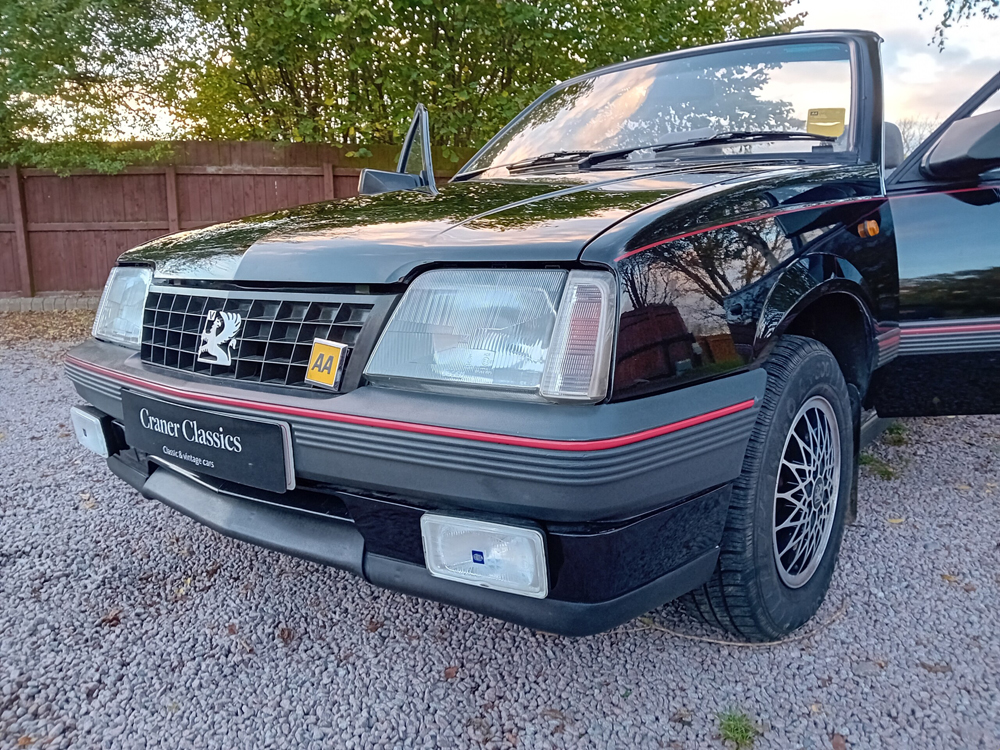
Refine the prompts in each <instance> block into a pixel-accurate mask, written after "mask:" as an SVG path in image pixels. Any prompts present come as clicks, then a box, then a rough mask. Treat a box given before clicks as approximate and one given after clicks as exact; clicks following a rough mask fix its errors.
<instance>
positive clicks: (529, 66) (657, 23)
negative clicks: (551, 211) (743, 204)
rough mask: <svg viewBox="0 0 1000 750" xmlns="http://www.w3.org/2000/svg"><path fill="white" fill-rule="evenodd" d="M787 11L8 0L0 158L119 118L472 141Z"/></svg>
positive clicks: (259, 131) (301, 136)
mask: <svg viewBox="0 0 1000 750" xmlns="http://www.w3.org/2000/svg"><path fill="white" fill-rule="evenodd" d="M792 4H793V0H709V1H708V2H704V1H702V0H591V2H578V1H577V0H492V1H488V2H484V0H138V2H136V1H135V0H6V3H5V4H4V8H5V10H2V11H0V65H7V64H8V60H13V61H14V63H12V64H13V65H14V66H15V67H16V68H17V71H18V72H17V75H15V76H13V77H12V78H9V79H8V81H7V82H6V84H3V85H5V86H6V88H5V89H3V90H2V91H0V94H2V99H3V102H2V103H0V107H7V108H8V109H9V110H10V111H11V113H12V114H11V117H9V118H8V120H7V123H6V124H5V125H0V128H2V129H4V130H5V133H6V135H4V136H0V138H6V141H4V142H0V149H4V150H5V151H6V155H7V157H8V158H11V154H14V155H15V157H16V154H17V153H22V154H24V153H26V152H25V151H24V148H25V144H27V143H30V142H34V141H39V140H52V139H56V138H68V139H70V140H73V141H79V140H87V139H90V138H92V137H95V136H97V135H99V134H105V135H107V136H111V137H114V136H116V135H118V134H119V132H118V131H121V130H122V128H120V127H117V126H118V120H117V118H118V117H119V116H121V115H122V114H127V115H129V116H130V117H132V118H133V119H134V122H132V123H131V124H130V127H129V128H126V129H125V130H127V131H128V132H130V133H138V134H150V135H157V134H159V131H157V128H156V124H157V122H159V121H162V120H164V119H166V120H167V121H169V122H170V123H172V126H173V128H172V130H171V131H170V132H169V135H171V136H175V137H194V138H212V139H264V140H276V141H282V140H288V141H324V142H333V143H337V144H342V145H345V146H350V147H351V148H353V149H355V150H360V149H361V148H362V147H363V146H364V145H365V144H368V143H397V142H399V140H400V138H401V136H402V134H403V133H404V132H405V128H406V125H407V123H408V121H409V118H410V115H411V113H412V111H413V106H414V104H415V103H416V102H417V101H423V102H424V103H425V104H426V105H427V106H428V109H429V110H430V112H431V115H432V123H433V132H432V137H433V139H434V141H435V143H436V145H439V146H443V147H445V148H446V149H454V148H456V147H458V146H470V145H473V146H474V145H479V144H481V143H482V142H483V141H485V140H486V139H487V138H488V137H490V136H491V135H492V134H493V133H495V132H496V131H497V130H498V129H499V128H500V127H502V125H503V124H504V123H506V122H507V121H508V120H509V119H510V118H511V117H513V116H514V115H515V114H516V113H517V112H519V111H520V110H521V109H523V108H524V107H525V106H526V105H527V104H529V103H530V102H531V101H532V100H533V99H535V98H536V97H537V96H538V95H539V94H541V93H542V92H543V91H545V90H546V89H547V88H548V87H549V86H551V85H552V84H553V83H555V82H557V81H559V80H564V79H566V78H569V77H571V76H574V75H577V74H579V73H582V72H584V71H586V70H588V69H591V68H594V67H596V66H599V65H604V64H608V63H612V62H617V61H620V60H623V59H628V58H635V57H641V56H643V55H647V54H652V53H655V52H662V51H668V50H673V49H677V48H680V47H685V46H692V45H700V44H707V43H711V42H718V41H724V40H727V39H735V38H745V37H752V36H760V35H765V34H771V33H780V32H784V31H790V30H791V29H793V28H795V27H796V26H798V25H800V24H801V22H802V16H801V14H800V15H787V13H788V10H789V7H790V6H791V5H792ZM8 5H9V6H10V7H9V8H7V6H8ZM28 46H31V47H32V50H31V52H30V54H29V53H28V52H27V51H26V48H27V47H28ZM91 60H93V61H94V62H91ZM81 70H83V71H86V72H87V75H85V76H82V77H81V76H79V75H78V72H79V71H81ZM25 95H27V96H25ZM0 114H6V112H5V111H4V110H0ZM157 118H159V120H158V119H157ZM161 131H162V128H161ZM11 144H16V145H17V148H12V145H11ZM18 149H20V151H19V150H18ZM3 155H4V154H2V153H0V158H2V157H3Z"/></svg>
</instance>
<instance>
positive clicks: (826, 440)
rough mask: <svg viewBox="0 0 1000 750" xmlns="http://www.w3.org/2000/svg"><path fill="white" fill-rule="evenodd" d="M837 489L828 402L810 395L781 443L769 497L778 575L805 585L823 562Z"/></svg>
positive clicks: (835, 432)
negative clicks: (777, 467)
mask: <svg viewBox="0 0 1000 750" xmlns="http://www.w3.org/2000/svg"><path fill="white" fill-rule="evenodd" d="M839 490H840V429H839V425H838V424H837V415H836V413H835V412H834V410H833V406H831V404H830V402H829V401H827V400H826V399H825V398H823V397H822V396H813V397H812V398H810V399H809V400H807V401H806V402H805V403H804V404H803V405H802V407H801V408H800V409H799V412H798V414H796V415H795V418H794V419H793V420H792V426H791V429H790V430H789V431H788V435H787V436H786V438H785V446H784V449H783V451H782V454H781V465H780V467H779V469H778V478H777V482H776V486H775V492H774V522H773V525H772V534H771V538H772V542H773V549H774V562H775V564H776V566H777V568H778V575H779V576H780V578H781V580H782V582H783V583H784V584H785V585H786V586H788V587H789V588H793V589H797V588H800V587H801V586H804V585H805V584H806V583H808V582H809V579H810V578H812V576H813V574H814V573H815V572H816V568H818V567H819V564H820V562H821V561H822V559H823V555H824V553H825V552H826V547H827V544H828V543H829V541H830V532H831V530H832V529H833V522H834V518H835V516H836V511H837V501H838V495H839Z"/></svg>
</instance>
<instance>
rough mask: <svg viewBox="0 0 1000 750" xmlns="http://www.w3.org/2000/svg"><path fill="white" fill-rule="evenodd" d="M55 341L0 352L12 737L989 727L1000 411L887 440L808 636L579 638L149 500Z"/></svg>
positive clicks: (3, 739)
mask: <svg viewBox="0 0 1000 750" xmlns="http://www.w3.org/2000/svg"><path fill="white" fill-rule="evenodd" d="M64 348H65V346H61V347H56V349H59V350H61V349H64ZM59 357H60V351H54V350H53V349H52V348H51V347H42V346H38V345H34V346H32V345H16V346H14V347H10V348H6V349H3V348H0V746H2V747H15V746H30V747H45V748H60V747H108V748H111V747H114V748H121V747H128V748H143V747H169V748H185V747H190V748H214V747H227V748H250V747H310V748H311V747H316V748H320V747H322V748H326V747H348V748H369V747H378V748H382V747H385V748H396V747H442V748H451V747H480V746H486V747H521V748H547V747H559V748H562V747H567V748H569V747H572V748H591V747H594V748H609V747H611V748H646V747H653V748H655V747H666V748H711V747H723V746H724V743H723V740H722V739H720V737H719V722H718V718H717V714H718V713H719V712H720V711H723V710H726V709H729V708H733V709H737V710H740V711H744V712H746V714H748V715H749V716H750V717H751V718H752V719H753V720H754V721H755V722H756V723H757V724H758V727H759V729H760V730H761V731H762V734H761V735H760V736H758V738H757V740H756V743H755V745H754V747H756V748H831V747H833V748H844V747H849V748H920V749H921V750H924V749H929V748H980V747H981V748H989V749H990V750H996V748H997V747H998V743H1000V635H998V631H1000V545H998V542H1000V510H998V505H997V497H998V495H1000V488H998V486H997V485H998V484H1000V417H961V418H955V419H925V420H908V421H906V423H905V426H906V433H905V436H904V437H903V438H900V439H898V440H897V442H904V441H905V443H906V444H904V445H901V446H897V447H893V446H888V445H885V444H884V443H883V444H880V445H878V446H876V447H875V449H874V453H875V454H876V455H877V456H878V457H879V458H880V459H881V460H884V461H885V465H882V464H878V465H876V466H875V467H873V468H875V469H878V470H880V471H882V472H883V473H892V472H897V473H898V477H897V478H892V479H882V478H878V477H876V476H874V475H869V476H866V477H865V479H864V480H863V482H862V484H861V490H860V495H861V501H860V504H861V517H860V521H859V523H857V524H856V525H854V526H852V527H850V528H849V529H848V531H847V536H846V539H845V542H844V546H843V551H842V554H841V563H840V565H839V567H838V570H837V573H836V575H835V577H834V583H833V587H832V589H831V591H830V594H829V597H828V599H827V602H826V604H825V605H824V608H823V610H822V612H821V613H820V616H819V618H818V623H816V624H814V625H810V626H807V628H806V630H807V631H808V632H811V633H812V634H811V635H808V636H807V637H804V638H800V639H798V640H795V641H791V642H788V643H784V644H781V645H777V646H768V647H757V648H750V647H742V646H738V645H718V644H714V643H708V642H703V641H698V640H694V639H693V638H692V637H698V636H702V637H709V638H722V637H724V636H720V635H719V634H718V633H714V632H712V631H709V630H706V629H703V628H701V627H700V626H699V625H697V624H696V623H694V622H693V621H690V620H688V619H687V618H686V617H685V616H684V614H683V613H682V612H681V610H680V609H679V608H678V607H677V606H676V605H668V606H666V607H663V608H661V609H660V610H657V611H655V612H653V613H651V615H650V618H651V619H645V620H637V621H634V622H632V623H629V624H628V625H625V626H623V627H622V628H619V629H618V630H616V631H614V632H611V633H607V634H604V635H599V636H593V637H590V638H583V639H579V640H571V639H568V638H562V637H557V636H552V635H547V634H542V633H536V632H532V631H530V630H525V629H523V628H520V627H516V626H513V625H507V624H504V623H501V622H497V621H494V620H490V619H487V618H484V617H480V616H477V615H473V614H469V613H467V612H463V611H460V610H457V609H453V608H451V607H447V606H443V605H439V604H434V603H430V602H424V601H420V600H418V599H413V598H409V597H406V596H402V595H399V594H394V593H389V592H386V591H381V590H378V589H375V588H373V587H371V586H369V585H367V584H366V583H364V582H362V581H361V580H359V579H357V578H354V577H352V576H350V575H348V574H346V573H341V572H338V571H335V570H330V569H327V568H323V567H320V566H318V565H314V564H311V563H307V562H301V561H298V560H294V559H292V558H290V557H284V556H282V555H280V554H277V553H274V552H269V551H266V550H261V549H257V548H254V547H251V546H249V545H246V544H243V543H240V542H236V541H232V540H230V539H227V538H225V537H222V536H220V535H218V534H216V533H214V532H212V531H209V530H207V529H205V528H203V527H201V526H199V525H197V524H196V523H194V522H193V521H190V520H188V519H187V518H185V517H183V516H181V515H179V514H177V513H175V512H173V511H171V510H168V509H167V508H165V507H163V506H161V505H160V504H158V503H156V502H153V501H150V500H145V499H143V498H142V497H141V496H140V495H139V494H138V493H136V492H134V491H133V490H132V489H130V488H128V487H127V486H125V485H124V484H123V483H121V482H120V481H118V480H117V479H115V478H113V477H112V476H111V474H110V473H109V472H108V471H107V469H106V467H105V466H104V464H103V462H102V461H101V460H100V459H98V458H96V457H95V456H93V455H91V454H89V453H87V452H86V451H84V450H83V449H82V448H80V447H78V446H77V444H76V441H75V439H74V438H73V437H72V436H71V434H70V428H69V418H68V409H69V406H70V405H71V404H74V403H78V399H77V397H76V395H75V393H74V392H73V389H72V388H71V387H70V384H69V383H68V382H67V380H66V379H65V378H64V377H63V375H62V368H61V364H60V360H59ZM665 541H667V540H665ZM662 628H665V629H669V630H670V631H677V632H680V633H683V634H684V636H679V635H676V634H674V633H671V632H665V630H663V629H662Z"/></svg>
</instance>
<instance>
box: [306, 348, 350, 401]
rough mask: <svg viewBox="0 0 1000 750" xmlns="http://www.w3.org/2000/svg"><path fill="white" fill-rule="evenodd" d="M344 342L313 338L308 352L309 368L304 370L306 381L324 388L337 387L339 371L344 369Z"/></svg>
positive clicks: (338, 384)
mask: <svg viewBox="0 0 1000 750" xmlns="http://www.w3.org/2000/svg"><path fill="white" fill-rule="evenodd" d="M346 349H347V345H346V344H338V343H337V342H336V341H326V340H325V339H313V345H312V351H311V352H310V353H309V369H308V370H306V382H307V383H313V384H314V385H321V386H323V387H324V388H334V389H336V388H339V387H340V373H341V372H342V371H343V369H344V355H345V353H346V352H345V350H346Z"/></svg>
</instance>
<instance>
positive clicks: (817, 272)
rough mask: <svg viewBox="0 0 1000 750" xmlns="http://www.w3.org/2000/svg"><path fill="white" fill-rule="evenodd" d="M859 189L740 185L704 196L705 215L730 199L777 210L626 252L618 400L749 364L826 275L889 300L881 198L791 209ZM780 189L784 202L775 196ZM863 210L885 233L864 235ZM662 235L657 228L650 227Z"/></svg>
mask: <svg viewBox="0 0 1000 750" xmlns="http://www.w3.org/2000/svg"><path fill="white" fill-rule="evenodd" d="M787 187H789V188H792V186H787ZM800 187H801V186H800ZM866 188H867V186H866ZM736 192H739V191H736ZM859 192H861V191H858V190H857V189H856V188H855V187H852V186H850V185H848V184H844V185H832V186H821V188H816V187H815V186H813V187H809V188H806V189H799V190H795V189H788V190H771V191H763V192H761V191H759V190H758V191H757V193H756V196H753V195H751V193H750V191H749V190H747V191H743V194H742V195H731V196H729V197H728V198H727V199H724V200H717V201H715V203H714V205H712V206H709V205H705V206H703V207H702V210H701V215H708V212H709V211H712V212H714V215H715V217H716V218H717V219H718V218H729V216H731V214H730V213H729V212H730V211H732V210H734V209H735V207H736V206H741V207H744V208H746V207H748V206H754V207H756V208H757V209H758V212H759V210H760V208H761V207H764V206H767V207H769V208H770V209H771V211H772V213H770V214H765V215H764V216H763V217H761V218H756V219H751V220H742V221H741V220H738V219H737V220H735V221H733V220H731V219H730V220H729V221H725V222H722V225H721V226H716V227H714V228H705V229H693V230H689V231H687V232H686V233H682V234H680V235H679V236H677V237H676V238H675V239H669V238H668V239H666V240H659V241H656V240H654V241H653V242H650V243H649V244H648V245H647V246H641V245H640V246H639V247H638V248H637V249H636V250H632V251H630V253H625V254H623V257H622V258H621V260H620V261H619V263H618V271H619V275H620V284H621V300H620V309H621V320H620V326H621V328H620V334H619V339H618V349H617V353H616V364H615V381H614V394H613V399H621V398H633V397H636V396H639V395H644V394H648V393H654V392H659V391H662V390H667V389H671V388H676V387H679V386H681V385H684V384H686V383H689V382H691V381H693V380H699V379H704V378H709V377H714V376H717V375H721V374H725V373H727V372H731V371H733V370H735V369H737V368H741V367H744V366H745V365H747V364H748V363H750V362H752V361H753V360H754V359H755V357H756V356H758V355H759V354H760V352H761V350H762V348H763V347H764V345H766V343H767V341H768V340H769V339H770V338H771V337H773V336H774V335H776V334H777V333H778V332H779V330H780V326H781V325H782V323H783V322H784V321H785V319H786V316H787V314H788V313H789V311H791V310H792V309H793V308H795V306H796V305H797V304H800V303H801V302H802V301H803V300H806V299H808V297H809V295H810V294H811V293H813V290H815V289H816V288H817V287H818V286H820V285H822V284H828V285H831V286H830V288H831V289H834V288H837V289H844V290H848V291H851V293H854V294H855V295H856V296H859V297H861V298H862V299H863V300H864V302H865V304H868V305H870V306H874V305H877V304H878V303H877V302H875V301H877V300H881V299H884V300H886V301H887V304H888V303H890V302H894V299H895V298H894V292H895V289H896V287H895V283H894V281H895V279H894V277H893V271H894V270H895V268H894V266H895V258H894V253H893V252H892V243H891V237H892V223H891V220H889V217H888V216H886V217H885V220H884V221H883V219H882V211H883V207H884V200H869V199H862V200H851V201H849V202H838V203H836V204H833V205H826V206H818V207H809V208H804V209H796V208H795V203H796V202H798V201H799V200H801V199H802V197H803V196H805V197H807V198H808V199H817V198H819V199H827V200H838V201H841V200H843V197H844V196H851V195H857V194H858V193H859ZM782 193H784V194H782ZM777 197H783V198H785V199H786V200H788V201H789V203H785V204H778V205H775V202H774V201H775V200H776V198H777ZM886 213H887V212H886ZM865 217H874V218H875V220H876V221H878V222H879V224H880V226H881V225H882V224H883V223H884V225H885V230H886V233H885V235H883V236H878V237H874V238H861V237H860V236H859V234H858V233H857V223H858V221H859V220H860V219H862V218H865ZM677 222H678V218H674V217H669V219H668V220H667V221H664V222H663V223H664V224H668V225H669V226H672V227H673V228H675V229H676V228H677V227H678V223H677ZM692 224H694V226H697V222H691V223H689V224H688V227H690V226H692ZM662 233H665V232H664V230H660V229H658V228H656V227H651V228H649V229H648V230H647V231H646V232H645V234H646V237H655V236H656V235H657V234H662ZM634 244H638V242H636V243H633V245H634ZM858 262H861V263H863V265H864V267H865V268H866V270H867V271H870V272H871V275H872V277H873V278H874V279H875V282H874V283H872V282H871V280H870V279H869V278H867V276H866V275H863V274H862V272H861V271H859V270H858V267H857V266H856V265H855V263H858ZM883 286H884V287H886V288H885V289H883V288H882V287H883ZM890 287H891V288H890ZM892 312H895V307H894V305H893V306H892Z"/></svg>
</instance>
